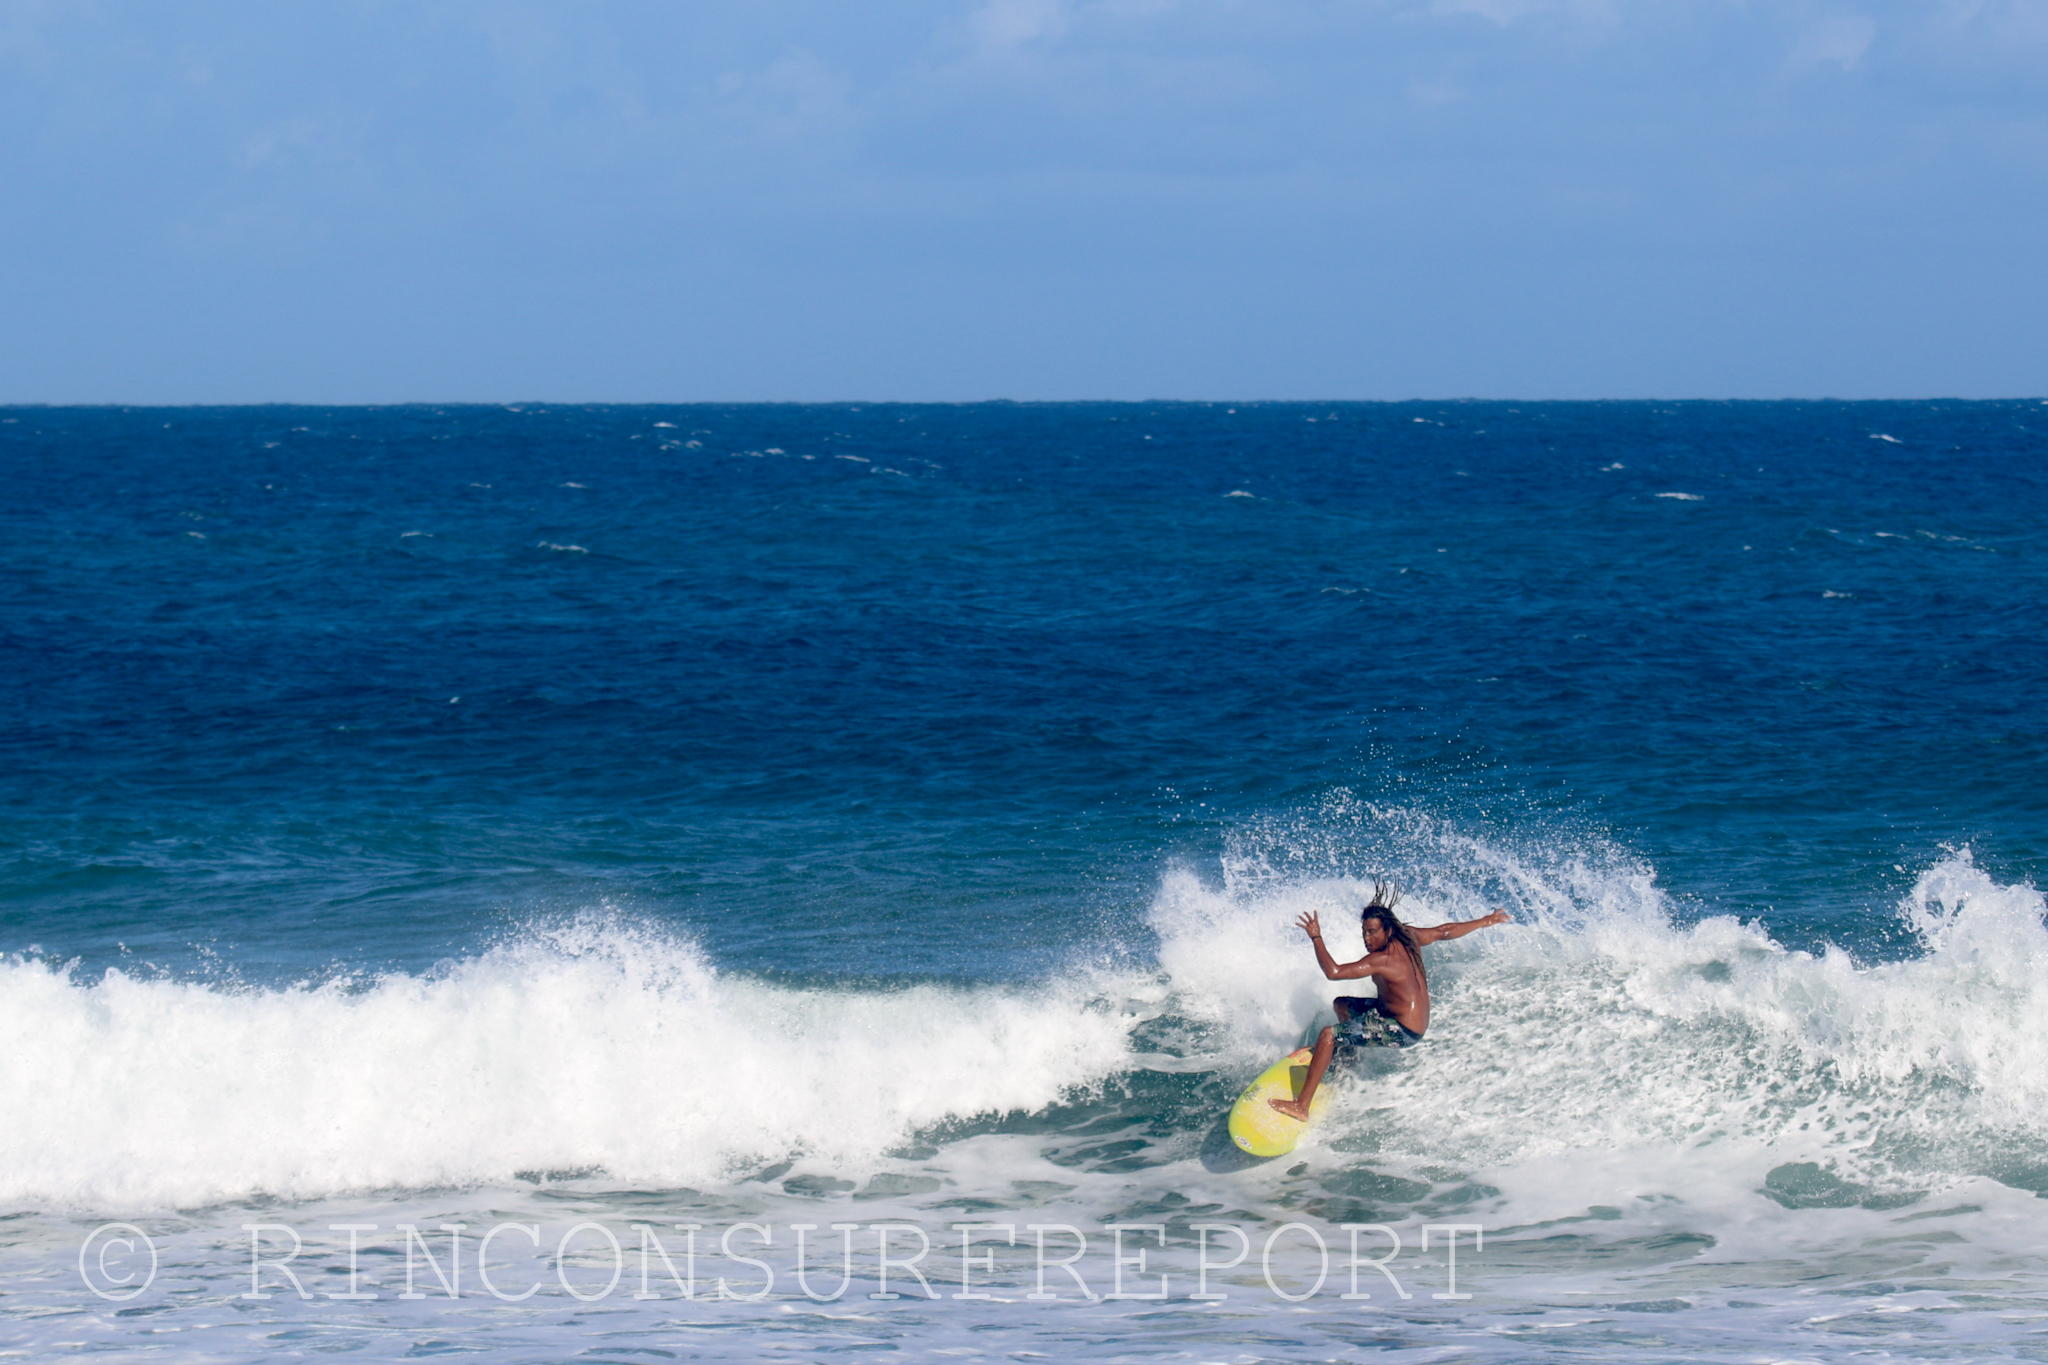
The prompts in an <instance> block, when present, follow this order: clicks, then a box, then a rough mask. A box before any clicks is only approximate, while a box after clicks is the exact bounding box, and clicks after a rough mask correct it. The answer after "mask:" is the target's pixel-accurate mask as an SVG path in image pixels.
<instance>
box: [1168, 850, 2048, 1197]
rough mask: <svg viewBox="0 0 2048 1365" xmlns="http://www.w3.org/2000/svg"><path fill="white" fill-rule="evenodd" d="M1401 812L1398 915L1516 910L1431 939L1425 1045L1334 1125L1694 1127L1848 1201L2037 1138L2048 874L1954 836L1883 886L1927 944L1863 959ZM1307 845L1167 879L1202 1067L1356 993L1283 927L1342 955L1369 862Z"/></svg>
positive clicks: (1383, 1143)
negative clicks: (2022, 873) (1212, 879)
mask: <svg viewBox="0 0 2048 1365" xmlns="http://www.w3.org/2000/svg"><path fill="white" fill-rule="evenodd" d="M1395 823H1405V824H1407V825H1408V834H1407V836H1406V838H1405V840H1395V841H1392V842H1393V844H1394V845H1396V847H1394V848H1392V849H1388V850H1386V852H1387V853H1388V854H1389V856H1390V858H1392V859H1398V860H1402V861H1405V860H1407V859H1414V860H1416V861H1415V862H1411V863H1408V864H1407V866H1402V865H1401V862H1397V861H1390V862H1388V863H1385V864H1382V867H1383V868H1384V869H1386V870H1392V871H1395V872H1396V873H1399V874H1408V873H1409V872H1410V869H1411V868H1412V869H1413V873H1412V875H1414V877H1415V879H1416V880H1417V889H1416V891H1415V892H1414V893H1412V894H1411V895H1410V896H1409V897H1408V898H1406V899H1405V900H1403V902H1402V903H1401V913H1402V914H1403V916H1404V918H1407V919H1409V920H1410V921H1411V922H1414V923H1422V924H1428V923H1435V922H1440V921H1442V920H1445V919H1468V918H1475V917H1477V916H1478V915H1481V914H1483V913H1485V912H1486V910H1487V909H1489V908H1491V907H1492V906H1495V905H1504V906H1506V907H1507V908H1508V909H1509V910H1510V912H1511V913H1512V914H1514V915H1515V917H1516V920H1517V923H1515V924H1514V925H1511V926H1507V927H1500V928H1490V929H1486V930H1482V931H1479V932H1478V933H1477V934H1475V935H1473V936H1471V937H1468V938H1465V939H1462V940H1459V941H1456V942H1454V943H1446V944H1441V945H1438V946H1436V947H1433V948H1430V949H1428V950H1427V954H1426V960H1427V962H1428V964H1429V967H1430V971H1431V976H1432V982H1433V985H1434V993H1435V996H1436V1004H1435V1010H1434V1017H1433V1020H1432V1026H1431V1029H1430V1040H1429V1042H1428V1044H1427V1045H1426V1048H1425V1050H1424V1051H1422V1052H1419V1053H1416V1054H1412V1055H1411V1056H1410V1057H1407V1058H1403V1059H1402V1064H1401V1065H1398V1066H1396V1067H1394V1068H1392V1069H1390V1070H1389V1071H1388V1072H1387V1073H1386V1074H1384V1075H1382V1076H1380V1077H1379V1078H1377V1079H1376V1080H1374V1081H1373V1082H1372V1083H1370V1084H1368V1085H1366V1086H1363V1087H1356V1088H1354V1089H1353V1091H1352V1093H1351V1094H1350V1096H1349V1097H1348V1101H1347V1108H1348V1118H1344V1117H1340V1118H1339V1120H1338V1121H1337V1122H1336V1123H1333V1124H1332V1125H1330V1126H1329V1130H1328V1134H1327V1136H1329V1137H1330V1138H1333V1139H1341V1138H1342V1137H1344V1136H1345V1135H1346V1134H1347V1133H1350V1134H1353V1135H1355V1134H1357V1133H1359V1132H1361V1131H1365V1130H1367V1129H1369V1130H1370V1131H1371V1132H1372V1134H1373V1142H1374V1146H1375V1149H1376V1150H1378V1151H1380V1152H1381V1153H1383V1154H1387V1155H1396V1154H1399V1155H1402V1156H1404V1157H1405V1158H1406V1159H1409V1160H1418V1161H1438V1162H1442V1161H1453V1162H1457V1163H1460V1164H1462V1165H1464V1166H1467V1167H1477V1166H1485V1167H1490V1168H1498V1169H1505V1168H1509V1167H1514V1166H1519V1165H1522V1164H1525V1163H1530V1162H1546V1161H1548V1160H1549V1159H1551V1158H1555V1157H1558V1156H1560V1155H1564V1154H1567V1153H1572V1154H1586V1155H1591V1154H1605V1155H1606V1156H1608V1157H1612V1158H1617V1159H1621V1160H1622V1161H1623V1164H1624V1165H1625V1164H1627V1162H1628V1161H1633V1160H1635V1159H1636V1157H1635V1156H1630V1155H1627V1154H1641V1153H1644V1152H1648V1151H1652V1150H1656V1151H1662V1152H1672V1151H1679V1150H1684V1151H1693V1152H1703V1151H1705V1150H1706V1149H1709V1148H1715V1149H1722V1150H1725V1151H1726V1152H1727V1153H1729V1154H1730V1155H1731V1157H1732V1158H1734V1164H1735V1166H1736V1167H1739V1168H1740V1170H1739V1173H1738V1172H1737V1171H1734V1170H1731V1172H1730V1179H1731V1180H1733V1181H1736V1182H1737V1183H1738V1184H1739V1185H1740V1186H1741V1188H1743V1189H1746V1190H1754V1189H1755V1188H1756V1187H1757V1186H1758V1185H1759V1184H1760V1183H1762V1182H1763V1180H1764V1178H1765V1177H1766V1176H1767V1175H1768V1173H1769V1171H1770V1170H1772V1169H1775V1168H1778V1167H1783V1166H1787V1165H1791V1164H1798V1163H1810V1164H1812V1165H1813V1166H1815V1167H1816V1168H1818V1170H1819V1171H1820V1172H1821V1173H1822V1174H1817V1175H1814V1176H1812V1177H1811V1179H1813V1180H1820V1181H1822V1182H1823V1184H1826V1188H1827V1189H1828V1190H1829V1191H1832V1192H1833V1193H1832V1194H1831V1195H1830V1196H1829V1197H1832V1198H1839V1199H1849V1200H1851V1201H1852V1202H1853V1198H1854V1197H1856V1194H1855V1192H1856V1191H1862V1192H1863V1193H1864V1194H1867V1195H1869V1196H1870V1197H1872V1198H1879V1199H1882V1198H1883V1197H1884V1196H1885V1192H1886V1191H1888V1190H1899V1189H1910V1188H1920V1187H1926V1186H1928V1185H1930V1184H1939V1183H1943V1182H1947V1181H1952V1180H1956V1179H1962V1178H1967V1177H1970V1176H1977V1175H1986V1174H1991V1175H1996V1174H1999V1173H2000V1171H2001V1170H2008V1169H2011V1168H2015V1167H2025V1166H2027V1165H2028V1164H2029V1163H2030V1162H2038V1161H2039V1160H2040V1158H2041V1157H2043V1156H2048V930H2044V928H2043V924H2042V915H2043V902H2042V897H2041V895H2040V893H2039V892H2038V891H2036V890H2035V889H2034V888H2032V887H2030V886H2025V885H2020V886H2001V885H1999V884H1997V883H1996V882H1994V881H1993V880H1992V879H1991V878H1990V877H1989V876H1988V875H1987V874H1986V873H1985V872H1984V871H1983V870H1982V869H1980V868H1979V867H1977V866H1976V865H1975V863H1974V862H1973V861H1972V859H1971V856H1970V854H1969V853H1968V852H1967V851H1966V850H1965V851H1961V852H1957V853H1954V854H1952V855H1950V856H1948V857H1946V858H1944V859H1943V860H1942V861H1941V862H1939V863H1938V864H1936V865H1935V866H1933V867H1932V868H1930V869H1928V870H1927V871H1926V872H1925V873H1924V874H1923V875H1922V876H1921V877H1920V879H1919V881H1918V883H1917V884H1916V885H1915V887H1914V888H1913V890H1912V892H1911V893H1910V894H1909V895H1908V896H1907V897H1906V898H1905V900H1904V901H1903V903H1902V904H1901V907H1900V915H1901V917H1902V919H1903V920H1904V921H1905V922H1906V923H1907V924H1908V925H1909V926H1910V927H1911V928H1912V930H1913V931H1914V933H1915V934H1916V935H1917V936H1918V938H1919V939H1920V942H1921V945H1922V951H1921V952H1919V953H1917V954H1915V955H1913V956H1911V957H1909V958H1907V959H1905V960H1902V961H1894V962H1885V963H1875V964H1872V963H1864V962H1859V961H1857V960H1855V959H1854V958H1852V957H1851V956H1850V955H1849V954H1848V953H1846V952H1844V951H1842V950H1840V949H1837V948H1829V949H1827V950H1825V951H1823V952H1819V953H1809V952H1803V951H1795V950H1789V949H1787V948H1785V947H1784V946H1782V945H1780V944H1779V943H1777V942H1776V941H1774V940H1773V939H1772V937H1771V936H1770V935H1769V933H1768V932H1766V930H1765V929H1764V928H1763V927H1762V926H1760V925H1758V924H1755V923H1745V922H1742V921H1740V920H1738V919H1736V918H1733V917H1729V916H1710V917H1707V918H1704V919H1698V920H1696V921H1694V922H1690V923H1687V922H1683V921H1682V920H1681V918H1680V917H1679V916H1677V915H1676V914H1675V913H1674V910H1673V908H1672V907H1671V906H1670V905H1669V903H1668V902H1667V901H1666V899H1665V897H1664V896H1663V895H1662V893H1661V892H1660V891H1659V890H1658V888H1657V886H1656V884H1655V880H1654V878H1653V876H1652V875H1651V874H1650V872H1649V871H1648V870H1647V869H1644V868H1641V867H1639V866H1635V865H1632V864H1631V863H1629V861H1628V860H1627V859H1625V858H1623V857H1621V856H1619V855H1618V854H1610V855H1606V856H1573V855H1555V854H1553V855H1550V857H1549V859H1548V861H1547V862H1546V861H1544V860H1542V859H1539V858H1532V857H1529V856H1527V855H1525V854H1521V853H1518V852H1517V851H1516V850H1513V849H1511V848H1507V847H1503V846H1501V845H1498V844H1494V843H1489V842H1488V841H1486V840H1484V839H1479V838H1471V837H1467V836H1463V835H1459V834H1458V833H1456V832H1455V831H1451V830H1446V829H1444V828H1442V827H1432V826H1431V822H1428V821H1423V820H1415V819H1413V818H1412V817H1408V818H1404V820H1402V821H1397V822H1395ZM1403 842H1405V844H1406V847H1405V849H1402V848H1400V847H1398V846H1399V845H1400V844H1401V843H1403ZM1328 854H1329V851H1328V850H1320V851H1319V850H1315V849H1304V848H1303V847H1301V846H1300V845H1299V844H1298V843H1292V844H1291V843H1290V842H1289V841H1287V840H1285V839H1271V840H1267V841H1265V842H1264V844H1263V845H1262V846H1261V847H1259V848H1257V849H1256V850H1251V851H1246V852H1241V853H1240V855H1239V857H1238V859H1237V862H1236V864H1235V866H1234V867H1233V869H1232V875H1230V876H1228V877H1226V879H1225V884H1224V885H1223V886H1221V887H1214V886H1210V885H1207V884H1205V883H1204V882H1203V881H1202V880H1201V879H1199V878H1197V877H1196V876H1194V875H1193V874H1192V873H1188V872H1180V873H1176V874H1174V875H1172V876H1169V877H1168V878H1167V880H1166V882H1165V884H1164V885H1163V886H1162V888H1161V891H1160V894H1159V897H1158V900H1157V902H1156V903H1155V905H1154V907H1153V910H1152V919H1153V923H1154V927H1155V928H1156V929H1157V931H1158V932H1159V934H1160V937H1161V948H1160V959H1161V963H1162V965H1163V966H1165V967H1166V969H1167V970H1168V972H1169V973H1170V974H1171V977H1172V982H1173V986H1174V989H1175V991H1176V994H1177V999H1178V1000H1179V1002H1180V1004H1179V1006H1178V1007H1179V1009H1180V1010H1182V1011H1183V1012H1185V1013H1187V1014H1188V1015H1190V1016H1192V1017H1195V1018H1198V1019H1200V1020H1202V1021H1203V1022H1204V1023H1208V1024H1213V1025H1215V1026H1217V1027H1216V1028H1215V1029H1214V1030H1213V1033H1211V1034H1210V1035H1209V1036H1210V1037H1211V1038H1213V1039H1214V1040H1215V1041H1213V1042H1212V1043H1211V1044H1210V1046H1212V1047H1213V1048H1214V1049H1215V1051H1216V1054H1217V1055H1216V1061H1217V1063H1218V1064H1219V1065H1224V1066H1233V1065H1234V1066H1237V1067H1239V1068H1242V1067H1243V1066H1245V1065H1248V1064H1249V1063H1250V1061H1251V1060H1252V1059H1254V1058H1255V1057H1256V1056H1259V1055H1267V1056H1270V1055H1271V1053H1272V1052H1273V1051H1274V1050H1276V1049H1278V1048H1282V1047H1285V1046H1288V1045H1291V1043H1292V1042H1293V1040H1294V1035H1295V1030H1297V1029H1298V1028H1299V1027H1300V1025H1301V1022H1302V1021H1303V1020H1304V1019H1306V1018H1307V1017H1309V1015H1310V1013H1312V1012H1313V1010H1314V1009H1315V1008H1317V1007H1318V1006H1319V1005H1326V1003H1327V998H1328V997H1329V996H1330V995H1332V994H1336V993H1339V992H1340V991H1347V990H1349V989H1350V988H1348V987H1345V986H1340V985H1333V984H1331V983H1327V982H1324V981H1323V980H1322V979H1321V977H1320V974H1319V973H1317V972H1315V971H1314V970H1313V965H1312V962H1311V961H1310V960H1309V959H1308V958H1307V953H1308V949H1307V947H1306V945H1305V941H1304V939H1303V937H1302V935H1301V933H1300V931H1299V930H1298V929H1296V928H1293V927H1292V926H1291V921H1292V919H1293V918H1294V917H1295V916H1297V915H1299V914H1300V913H1302V912H1303V911H1315V912H1318V913H1320V914H1321V915H1322V916H1323V924H1324V928H1325V932H1326V933H1327V934H1328V936H1329V938H1330V940H1331V945H1332V949H1333V951H1335V952H1336V953H1337V954H1338V956H1339V957H1340V958H1345V957H1351V956H1356V955H1357V954H1358V953H1360V952H1362V951H1363V947H1362V945H1361V944H1360V943H1359V942H1358V940H1357V937H1356V935H1357V929H1356V914H1357V910H1358V908H1359V906H1360V905H1361V904H1362V902H1363V901H1364V899H1365V897H1366V893H1367V890H1368V888H1369V883H1365V882H1361V881H1360V880H1358V879H1356V878H1353V877H1349V876H1343V875H1329V874H1327V873H1319V872H1318V871H1317V870H1316V866H1315V865H1316V864H1317V863H1319V862H1322V861H1326V860H1327V857H1328ZM1283 855H1284V856H1283ZM1290 862H1292V863H1293V864H1295V865H1294V866H1293V867H1290V866H1288V864H1289V863H1290ZM1417 863H1420V864H1421V865H1420V866H1417V865H1416V864H1417ZM1738 1153H1739V1156H1737V1155H1736V1154H1738ZM1659 1160H1660V1161H1661V1160H1662V1158H1659ZM1651 1164H1652V1165H1655V1164H1657V1162H1654V1161H1653V1162H1651ZM1703 1169H1704V1168H1703ZM1827 1182H1835V1183H1827ZM1795 1195H1796V1192H1795ZM1816 1197H1818V1196H1816Z"/></svg>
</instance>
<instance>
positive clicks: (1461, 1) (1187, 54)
mask: <svg viewBox="0 0 2048 1365" xmlns="http://www.w3.org/2000/svg"><path fill="white" fill-rule="evenodd" d="M2042 393H2048V0H1940V2H1936V3H1917V4H1905V3H1856V2H1855V0H1783V2H1782V3H1758V2H1757V0H1748V2H1747V3H1743V2H1739V0H1286V2H1285V3H1282V2H1281V0H1259V2H1257V3H1252V2H1250V0H861V2H860V3H853V2H852V0H836V2H835V3H813V2H812V0H748V2H747V3H726V2H725V0H696V2H695V3H683V2H681V0H678V2H677V3H665V4H653V3H606V2H605V0H582V2H580V3H568V2H566V0H565V2H563V3H547V4H543V3H525V2H524V0H495V2H494V3H464V2H463V0H411V2H410V3H381V2H376V0H355V2H353V3H344V2H343V0H333V2H332V3H325V4H316V3H306V4H296V3H294V4H277V3H275V2H274V0H266V2H265V3H227V2H222V3H205V2H204V0H194V2H192V3H147V2H144V0H135V2H133V3H107V2H100V3H95V2H94V0H61V2H60V0H0V401H5V402H260V401H310V402H386V401H405V400H432V401H457V400H508V401H509V400H520V399H545V400H555V401H570V400H615V401H659V400H676V401H685V400H698V399H718V400H749V399H804V400H812V399H815V400H830V399H869V400H877V399H891V398H900V399H979V398H1019V399H1038V398H1148V397H1160V398H1239V399H1250V398H1407V397H1465V396H1477V397H1516V398H1544V397H1647V396H1657V397H1783V396H1824V395H1827V396H1839V397H1872V396H1902V397H1910V396H1942V395H1959V396H2014V395H2038V394H2042Z"/></svg>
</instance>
